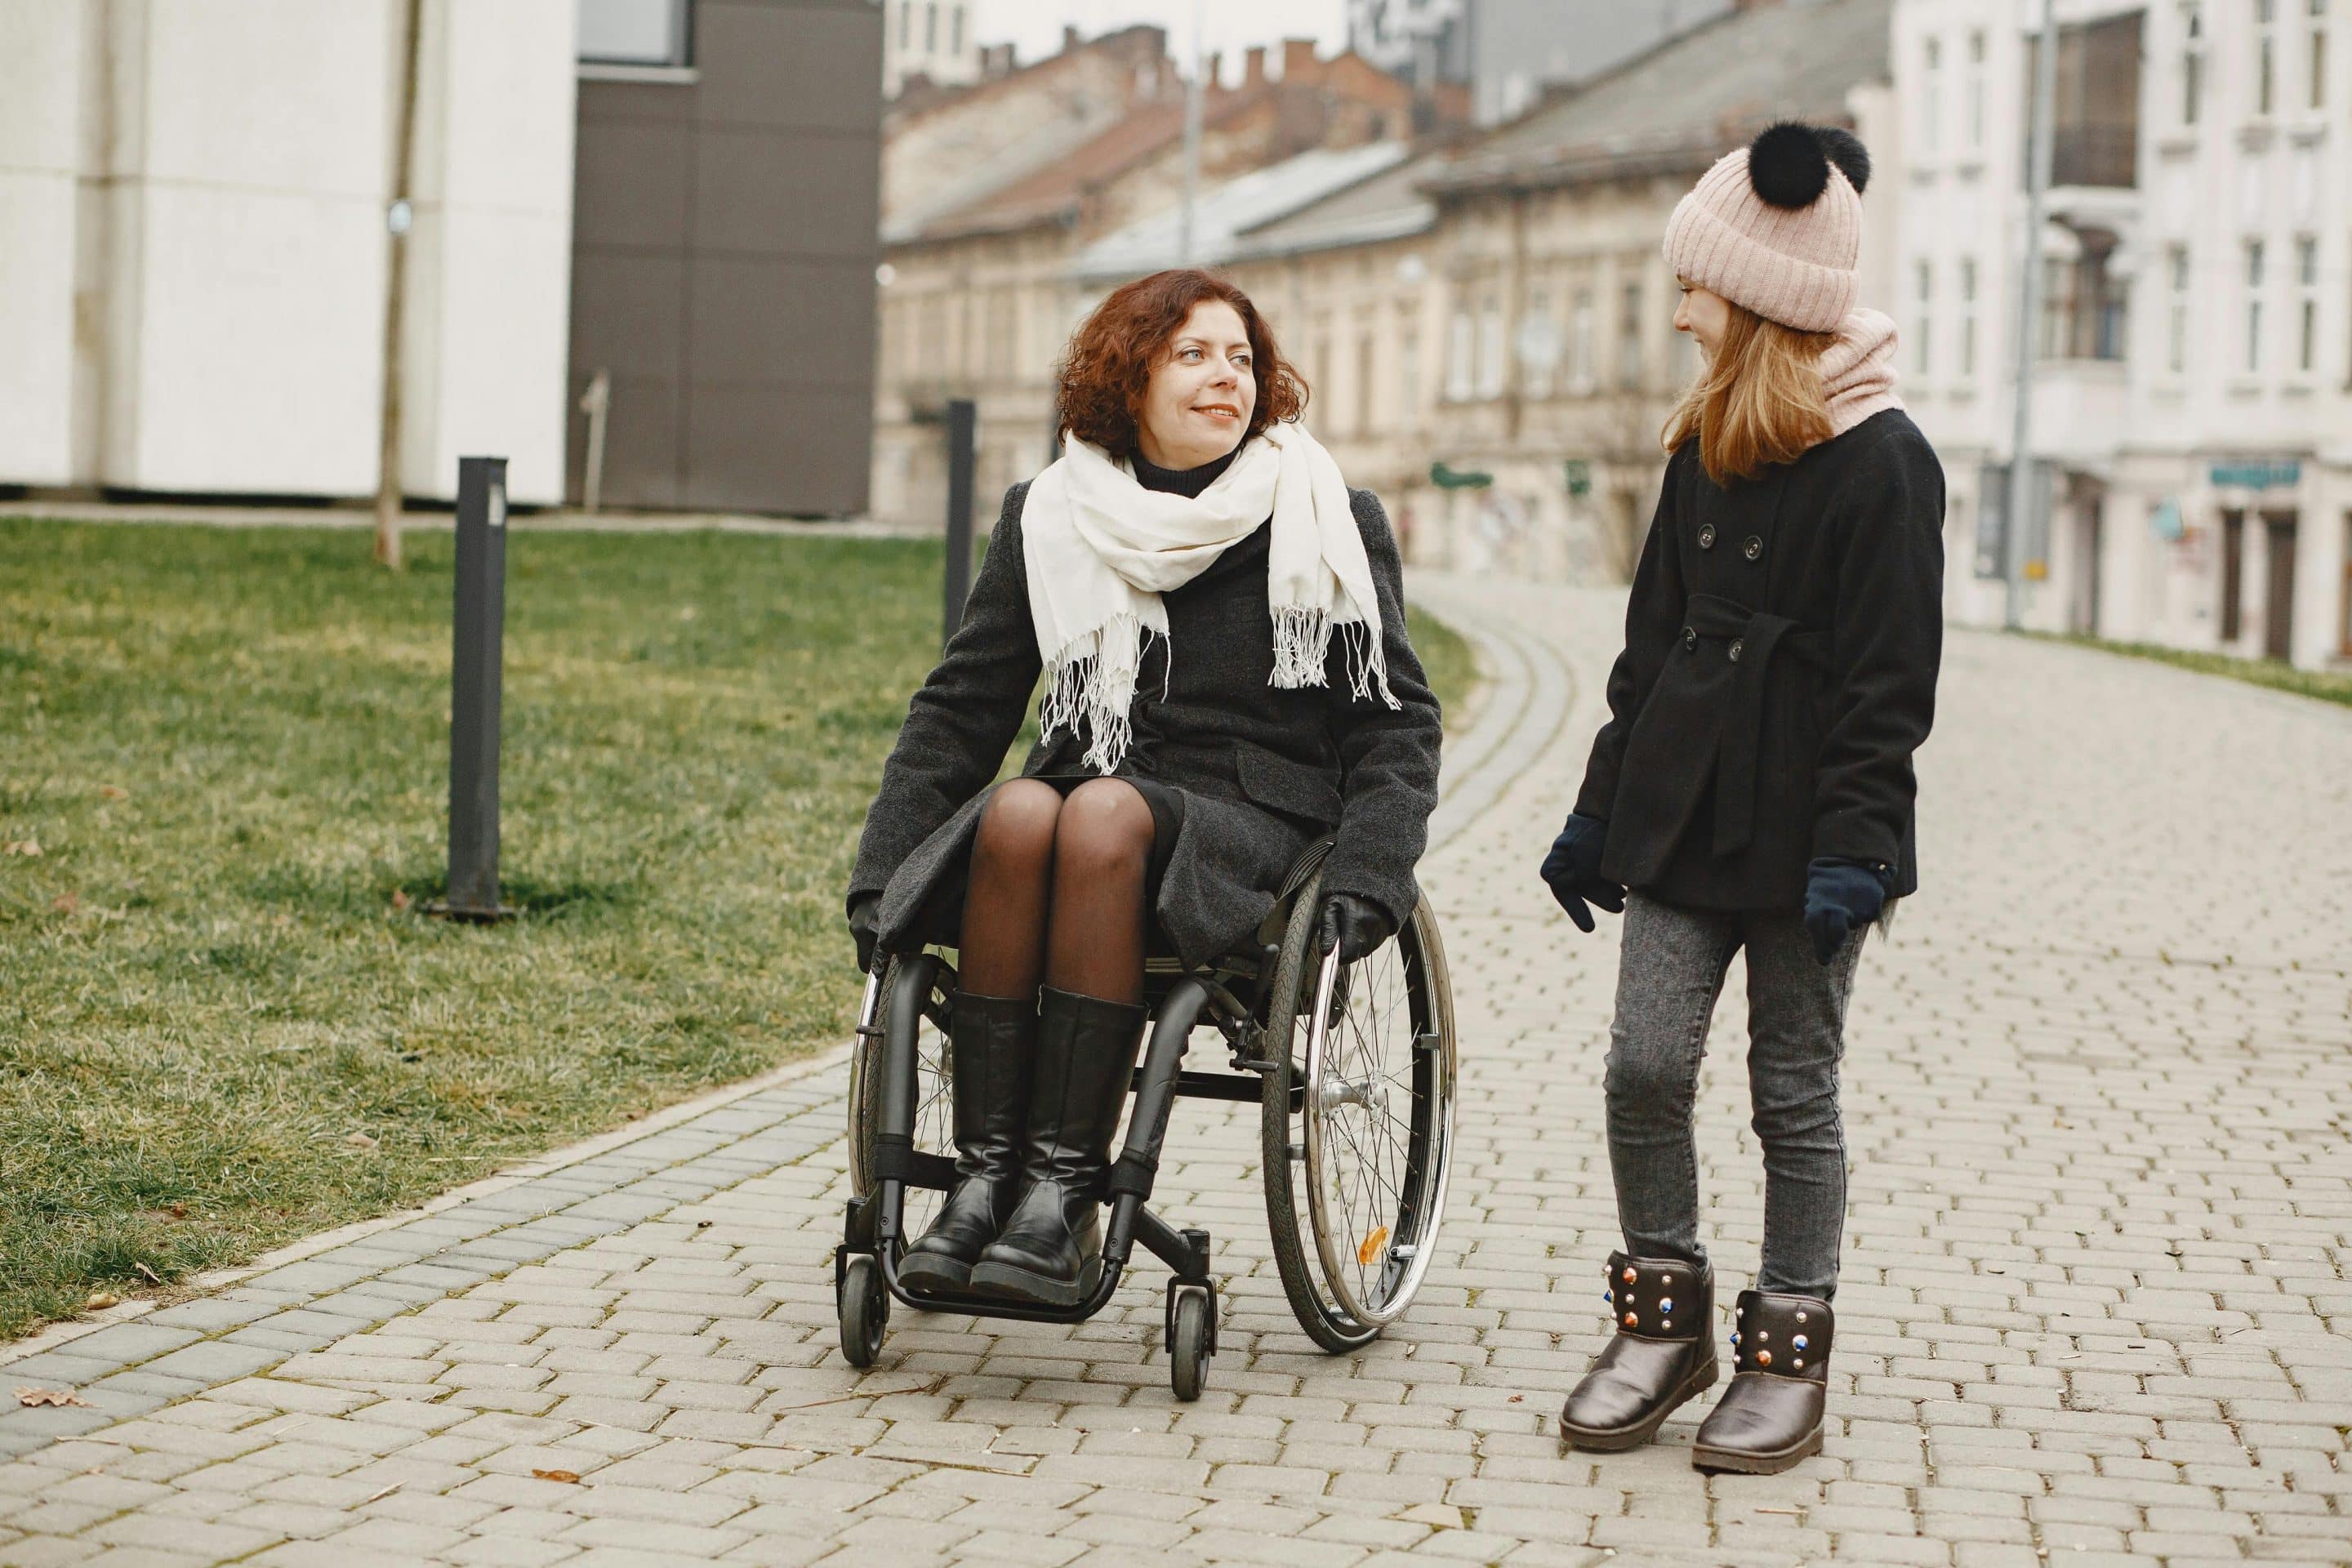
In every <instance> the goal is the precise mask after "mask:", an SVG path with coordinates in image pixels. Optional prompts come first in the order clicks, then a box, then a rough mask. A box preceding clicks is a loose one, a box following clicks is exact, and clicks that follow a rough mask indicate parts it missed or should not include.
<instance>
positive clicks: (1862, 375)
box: [1820, 309, 1903, 436]
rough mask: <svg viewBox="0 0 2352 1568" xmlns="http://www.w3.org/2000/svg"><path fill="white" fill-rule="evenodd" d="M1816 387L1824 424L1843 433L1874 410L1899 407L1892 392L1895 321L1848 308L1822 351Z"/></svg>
mask: <svg viewBox="0 0 2352 1568" xmlns="http://www.w3.org/2000/svg"><path fill="white" fill-rule="evenodd" d="M1820 363H1821V369H1822V391H1823V392H1825V393H1827V394H1828V395H1829V402H1830V425H1831V427H1832V432H1833V433H1834V434H1836V435H1840V436H1843V435H1844V434H1845V433H1846V432H1847V431H1849V430H1851V429H1853V427H1854V426H1857V425H1859V424H1861V423H1862V422H1863V421H1864V420H1865V419H1867V418H1869V417H1870V416H1872V415H1874V414H1879V413H1883V412H1885V410H1887V409H1889V408H1900V407H1902V406H1903V399H1902V398H1901V397H1899V396H1897V395H1895V322H1894V321H1892V320H1891V319H1890V318H1889V317H1887V316H1886V315H1885V313H1883V312H1881V311H1878V310H1866V309H1865V310H1854V311H1851V312H1849V313H1848V314H1847V316H1846V318H1845V320H1844V321H1840V322H1839V323H1838V329H1837V342H1833V343H1832V344H1831V345H1830V346H1829V347H1828V348H1825V349H1823V350H1822V357H1821V361H1820Z"/></svg>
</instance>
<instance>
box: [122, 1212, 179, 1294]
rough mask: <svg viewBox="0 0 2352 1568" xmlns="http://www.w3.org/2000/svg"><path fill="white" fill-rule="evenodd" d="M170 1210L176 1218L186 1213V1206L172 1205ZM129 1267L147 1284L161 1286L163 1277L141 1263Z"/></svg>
mask: <svg viewBox="0 0 2352 1568" xmlns="http://www.w3.org/2000/svg"><path fill="white" fill-rule="evenodd" d="M172 1210H173V1218H178V1217H180V1216H182V1215H185V1214H186V1213H187V1212H188V1206H187V1205H185V1204H173V1205H172ZM131 1268H136V1269H137V1270H139V1272H140V1273H141V1274H142V1275H144V1276H146V1279H147V1283H149V1284H150V1285H161V1284H162V1283H163V1276H162V1275H161V1274H158V1273H156V1272H155V1271H154V1270H153V1269H152V1268H148V1267H147V1266H146V1265H145V1264H143V1263H134V1264H132V1265H131Z"/></svg>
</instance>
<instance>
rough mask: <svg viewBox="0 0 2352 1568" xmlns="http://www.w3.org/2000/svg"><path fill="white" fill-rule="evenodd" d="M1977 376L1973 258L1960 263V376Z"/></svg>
mask: <svg viewBox="0 0 2352 1568" xmlns="http://www.w3.org/2000/svg"><path fill="white" fill-rule="evenodd" d="M1960 374H1961V375H1962V376H1963V377H1971V378H1972V377H1974V376H1975V374H1977V264H1976V259H1975V258H1973V257H1967V258H1962V259H1961V261H1960Z"/></svg>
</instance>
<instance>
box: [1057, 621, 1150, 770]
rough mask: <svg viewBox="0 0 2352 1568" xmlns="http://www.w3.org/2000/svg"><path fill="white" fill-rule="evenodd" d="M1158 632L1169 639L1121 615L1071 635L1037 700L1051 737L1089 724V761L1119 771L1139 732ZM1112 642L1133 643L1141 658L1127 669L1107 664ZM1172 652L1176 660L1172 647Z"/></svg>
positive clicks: (1114, 644)
mask: <svg viewBox="0 0 2352 1568" xmlns="http://www.w3.org/2000/svg"><path fill="white" fill-rule="evenodd" d="M1153 637H1160V639H1161V640H1162V641H1165V640H1166V634H1165V633H1160V632H1155V631H1154V630H1152V629H1151V628H1150V627H1149V626H1145V625H1144V624H1143V622H1142V621H1141V620H1140V619H1139V618H1138V617H1136V616H1128V615H1121V616H1112V617H1111V618H1110V619H1109V620H1108V621H1107V622H1105V623H1104V624H1103V625H1102V626H1099V627H1097V629H1096V630H1094V631H1091V632H1087V633H1084V634H1082V635H1080V636H1078V637H1073V638H1071V639H1070V641H1069V643H1068V644H1067V645H1066V647H1064V648H1063V649H1062V651H1061V652H1060V653H1058V654H1056V655H1055V658H1054V662H1053V664H1052V666H1051V667H1050V668H1048V669H1047V670H1046V672H1045V694H1044V695H1043V696H1042V697H1040V698H1039V699H1038V701H1037V727H1038V729H1039V730H1040V731H1043V732H1044V734H1045V737H1046V738H1047V739H1048V740H1050V739H1052V738H1053V737H1054V736H1055V735H1056V734H1059V733H1061V732H1062V731H1073V732H1075V731H1076V730H1077V729H1078V728H1079V726H1080V725H1081V724H1083V725H1084V726H1085V727H1086V731H1087V751H1086V763H1087V766H1088V767H1090V768H1092V769H1094V770H1095V772H1097V773H1113V772H1115V771H1117V769H1118V764H1119V762H1120V760H1121V759H1122V758H1124V757H1125V756H1126V755H1127V749H1128V747H1129V744H1130V743H1132V742H1133V741H1134V738H1135V721H1134V719H1133V717H1132V710H1133V708H1134V705H1135V676H1136V672H1137V671H1138V670H1139V669H1141V668H1143V660H1144V658H1145V656H1147V655H1148V654H1149V653H1150V651H1151V639H1152V638H1153ZM1111 639H1118V640H1117V641H1113V640H1111ZM1105 647H1133V648H1134V649H1135V662H1134V663H1133V664H1131V665H1129V666H1128V667H1127V668H1126V669H1125V670H1124V671H1123V672H1122V671H1120V670H1118V669H1116V668H1106V667H1105V666H1104V663H1103V657H1102V656H1103V649H1104V648H1105ZM1170 655H1171V657H1170V660H1169V662H1170V663H1171V665H1172V664H1173V662H1174V658H1173V655H1174V649H1173V648H1172V647H1171V649H1170ZM1122 675H1123V679H1122ZM1121 687H1124V690H1121V689H1119V688H1121Z"/></svg>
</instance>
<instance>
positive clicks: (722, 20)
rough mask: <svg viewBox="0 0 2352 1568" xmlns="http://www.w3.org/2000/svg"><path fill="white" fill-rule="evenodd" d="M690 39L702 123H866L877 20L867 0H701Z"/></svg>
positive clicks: (851, 126)
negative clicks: (771, 0) (788, 0)
mask: <svg viewBox="0 0 2352 1568" xmlns="http://www.w3.org/2000/svg"><path fill="white" fill-rule="evenodd" d="M695 42H696V47H697V58H698V59H699V60H700V61H701V71H702V100H703V105H704V110H703V118H704V121H705V122H706V123H711V122H718V121H725V122H728V123H731V124H738V125H758V126H765V127H769V128H771V129H775V130H794V131H846V132H855V133H858V134H863V133H865V132H866V131H868V130H869V129H870V128H871V126H872V122H873V119H874V114H875V105H876V102H877V99H878V98H879V95H880V93H881V90H882V89H881V82H882V28H881V26H880V23H879V20H878V14H877V8H876V7H875V6H873V5H871V4H869V3H868V0H852V3H851V4H849V5H766V4H743V3H740V0H736V3H722V4H710V3H706V4H704V5H700V6H699V7H698V9H697V12H696V24H695Z"/></svg>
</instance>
